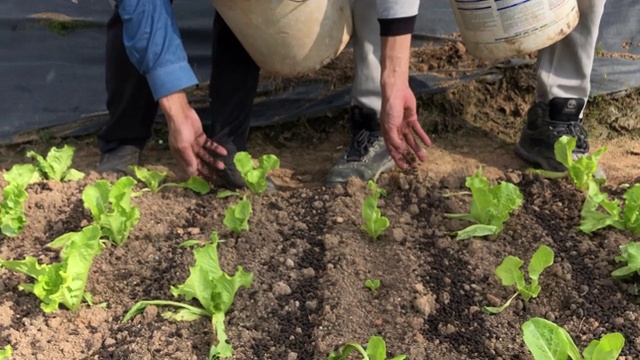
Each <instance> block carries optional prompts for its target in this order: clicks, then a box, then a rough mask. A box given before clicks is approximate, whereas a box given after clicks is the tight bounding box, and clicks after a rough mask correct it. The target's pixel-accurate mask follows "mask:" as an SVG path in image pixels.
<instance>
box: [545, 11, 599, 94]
mask: <svg viewBox="0 0 640 360" xmlns="http://www.w3.org/2000/svg"><path fill="white" fill-rule="evenodd" d="M605 2H606V0H578V9H579V10H580V22H579V23H578V26H577V27H576V28H575V29H574V30H573V31H572V32H571V33H570V34H569V35H567V36H566V37H564V38H563V39H562V40H560V41H559V42H557V43H555V44H553V45H551V46H549V47H547V48H545V49H543V50H541V51H540V53H539V54H538V74H537V77H538V84H537V89H536V101H539V102H545V103H546V102H548V101H549V100H551V99H552V98H554V97H569V98H583V99H585V100H587V98H588V97H589V91H590V90H591V69H592V68H593V58H594V56H595V50H596V42H597V40H598V30H599V28H600V19H601V18H602V13H603V12H604V4H605Z"/></svg>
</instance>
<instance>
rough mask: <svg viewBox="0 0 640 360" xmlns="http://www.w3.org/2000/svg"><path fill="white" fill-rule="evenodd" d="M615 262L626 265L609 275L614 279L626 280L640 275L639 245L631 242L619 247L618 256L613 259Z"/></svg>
mask: <svg viewBox="0 0 640 360" xmlns="http://www.w3.org/2000/svg"><path fill="white" fill-rule="evenodd" d="M615 261H616V262H617V263H625V264H626V265H625V266H623V267H621V268H619V269H617V270H614V271H613V272H612V273H611V276H613V277H614V278H616V279H626V278H628V277H631V276H633V275H634V274H640V243H638V242H632V243H628V244H625V245H622V246H620V255H618V256H616V257H615Z"/></svg>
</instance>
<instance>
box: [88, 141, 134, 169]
mask: <svg viewBox="0 0 640 360" xmlns="http://www.w3.org/2000/svg"><path fill="white" fill-rule="evenodd" d="M139 163H140V149H138V148H137V147H135V146H131V145H122V146H118V147H117V148H115V149H113V150H111V151H109V152H106V153H103V154H102V155H100V161H99V162H98V166H97V168H96V171H97V172H99V173H105V172H120V173H124V174H129V173H130V172H131V170H130V169H129V166H131V165H138V164H139Z"/></svg>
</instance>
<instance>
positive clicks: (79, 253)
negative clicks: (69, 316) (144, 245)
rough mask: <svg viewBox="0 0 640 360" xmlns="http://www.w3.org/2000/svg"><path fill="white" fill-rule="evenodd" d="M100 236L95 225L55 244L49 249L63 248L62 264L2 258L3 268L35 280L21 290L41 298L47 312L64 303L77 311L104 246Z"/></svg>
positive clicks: (33, 259)
mask: <svg viewBox="0 0 640 360" xmlns="http://www.w3.org/2000/svg"><path fill="white" fill-rule="evenodd" d="M100 235H101V234H100V228H99V227H98V226H97V225H91V226H88V227H85V228H84V229H82V231H80V232H72V233H67V234H64V235H62V236H60V237H59V238H57V239H56V240H54V241H53V242H51V243H50V244H48V246H49V247H52V248H61V251H60V258H61V261H60V262H58V263H53V264H45V265H43V264H39V263H38V260H36V258H34V257H32V256H28V257H26V258H25V259H24V260H1V259H0V268H2V267H4V268H7V269H9V270H11V271H15V272H18V273H22V274H25V275H27V276H30V277H32V278H33V279H35V283H33V284H32V283H23V284H20V289H21V290H24V291H25V292H28V293H33V294H34V295H35V296H37V297H38V298H39V299H40V300H41V301H42V303H41V304H40V307H41V308H42V310H43V311H44V312H47V313H51V312H54V311H55V310H57V309H58V307H59V305H60V304H62V305H64V306H65V307H66V308H67V309H69V310H71V311H72V312H76V311H78V309H79V308H80V305H81V303H82V300H83V299H84V298H85V291H84V290H85V286H86V284H87V278H88V276H89V271H90V270H91V264H92V263H93V259H94V258H95V257H96V256H97V255H98V254H100V252H101V251H102V249H103V247H104V245H103V243H102V242H101V241H100Z"/></svg>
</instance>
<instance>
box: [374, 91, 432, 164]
mask: <svg viewBox="0 0 640 360" xmlns="http://www.w3.org/2000/svg"><path fill="white" fill-rule="evenodd" d="M380 125H381V130H382V136H383V137H384V141H385V144H386V145H387V150H388V151H389V155H390V156H391V158H392V159H393V161H395V163H396V165H398V167H399V168H401V169H403V170H406V169H408V168H409V167H413V166H415V164H416V157H417V158H418V160H420V161H424V160H425V159H426V157H427V155H426V153H425V151H424V149H423V148H422V146H421V145H420V144H419V143H418V142H417V141H416V137H417V138H418V140H420V142H422V144H424V145H425V146H430V145H431V139H429V137H428V136H427V134H426V133H425V132H424V130H423V129H422V127H421V126H420V122H418V114H417V111H416V97H415V95H414V94H413V91H411V88H410V87H409V84H408V83H406V85H403V86H402V87H401V88H396V89H393V91H391V92H390V93H389V96H386V97H385V98H383V101H382V111H381V113H380Z"/></svg>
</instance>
